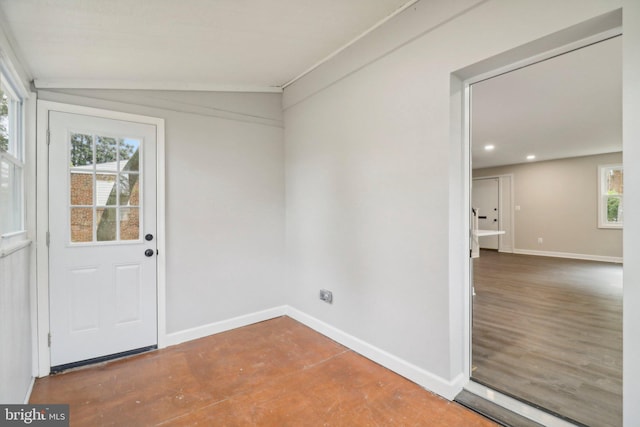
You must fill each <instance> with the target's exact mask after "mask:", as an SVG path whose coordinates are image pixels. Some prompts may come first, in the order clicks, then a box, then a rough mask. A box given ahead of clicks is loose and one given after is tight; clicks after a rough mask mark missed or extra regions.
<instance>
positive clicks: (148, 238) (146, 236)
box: [144, 234, 153, 242]
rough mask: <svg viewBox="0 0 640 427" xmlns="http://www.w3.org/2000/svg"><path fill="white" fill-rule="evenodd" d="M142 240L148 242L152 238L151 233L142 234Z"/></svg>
mask: <svg viewBox="0 0 640 427" xmlns="http://www.w3.org/2000/svg"><path fill="white" fill-rule="evenodd" d="M144 240H146V241H147V242H150V241H152V240H153V234H147V235H145V236H144Z"/></svg>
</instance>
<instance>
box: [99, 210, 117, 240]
mask: <svg viewBox="0 0 640 427" xmlns="http://www.w3.org/2000/svg"><path fill="white" fill-rule="evenodd" d="M116 224H117V221H116V208H96V241H98V242H111V241H113V240H116V238H117V233H118V230H117V225H116Z"/></svg>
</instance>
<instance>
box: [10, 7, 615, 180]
mask: <svg viewBox="0 0 640 427" xmlns="http://www.w3.org/2000/svg"><path fill="white" fill-rule="evenodd" d="M414 3H416V0H180V1H178V0H0V25H1V26H2V27H3V29H4V30H5V33H7V36H8V38H9V40H10V42H11V44H12V45H13V47H14V50H15V51H16V52H17V55H18V56H19V59H20V60H21V62H22V63H23V64H22V65H23V66H24V68H25V69H26V71H27V73H28V74H30V75H31V77H33V78H34V79H35V84H36V87H38V88H106V89H113V88H118V89H173V90H231V91H238V90H239V91H275V92H277V91H281V90H282V87H283V86H286V85H287V83H289V82H291V81H292V80H295V79H296V78H297V77H299V76H301V75H303V74H304V73H306V72H307V71H309V70H310V69H312V68H313V67H314V66H316V65H317V64H319V63H321V62H322V61H324V60H326V59H327V58H330V57H331V55H333V54H335V53H337V52H339V51H340V50H341V49H343V48H345V47H347V46H348V45H349V44H350V43H352V42H354V41H355V40H357V39H358V38H359V37H361V36H362V35H364V34H366V33H368V32H369V31H372V30H373V29H375V28H376V27H377V26H379V25H381V24H382V23H384V22H385V21H386V20H387V19H390V18H391V17H393V16H394V15H396V14H398V13H400V12H401V11H403V10H405V9H407V8H410V7H411V6H412V5H413V4H414ZM452 48H455V47H452ZM621 77H622V71H621V37H618V38H615V39H612V40H609V41H606V42H602V43H599V44H596V45H593V46H590V47H587V48H584V49H580V50H577V51H574V52H571V53H568V54H566V55H562V56H559V57H556V58H552V59H550V60H547V61H544V62H541V63H539V64H536V65H533V66H530V67H526V68H522V69H519V70H517V71H514V72H511V73H508V74H504V75H502V76H499V77H496V78H493V79H490V80H486V81H483V82H480V83H477V84H474V85H473V90H472V91H473V114H472V137H473V138H472V139H473V164H474V167H476V168H479V167H489V166H495V165H501V164H511V163H521V162H526V161H527V160H526V155H528V154H534V155H536V161H537V160H546V159H552V158H559V157H572V156H579V155H588V154H597V153H603V152H612V151H620V150H621V149H622V146H621V141H622V136H621V121H622V118H621V117H622V101H621V96H622V83H621ZM487 144H492V145H494V146H495V149H494V150H493V151H491V152H488V151H485V150H484V149H483V147H484V146H485V145H487Z"/></svg>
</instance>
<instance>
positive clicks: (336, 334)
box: [167, 305, 467, 400]
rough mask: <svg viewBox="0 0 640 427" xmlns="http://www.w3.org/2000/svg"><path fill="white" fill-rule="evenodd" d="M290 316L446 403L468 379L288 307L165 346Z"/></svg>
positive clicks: (171, 337)
mask: <svg viewBox="0 0 640 427" xmlns="http://www.w3.org/2000/svg"><path fill="white" fill-rule="evenodd" d="M285 315H286V316H289V317H291V318H292V319H295V320H297V321H298V322H300V323H302V324H304V325H306V326H308V327H310V328H311V329H313V330H315V331H317V332H319V333H321V334H322V335H325V336H326V337H328V338H331V339H332V340H334V341H336V342H338V343H340V344H342V345H344V346H345V347H347V348H349V349H350V350H353V351H355V352H356V353H359V354H361V355H362V356H364V357H366V358H367V359H370V360H373V361H374V362H376V363H378V364H380V365H382V366H384V367H385V368H387V369H390V370H391V371H393V372H395V373H397V374H399V375H402V376H403V377H405V378H407V379H409V380H411V381H413V382H415V383H417V384H418V385H420V386H422V387H424V388H425V389H427V390H429V391H431V392H433V393H436V394H439V395H440V396H443V397H444V398H446V399H449V400H453V398H454V397H455V396H456V395H457V394H458V393H459V392H460V391H461V390H462V388H463V386H464V384H465V383H466V381H467V378H466V377H465V376H464V374H463V373H461V374H460V375H458V376H457V377H456V378H454V379H453V380H451V381H447V380H446V379H444V378H441V377H439V376H438V375H435V374H433V373H431V372H429V371H426V370H424V369H422V368H420V367H418V366H416V365H413V364H412V363H409V362H407V361H406V360H403V359H401V358H399V357H397V356H394V355H393V354H391V353H388V352H386V351H384V350H382V349H380V348H378V347H375V346H374V345H371V344H369V343H367V342H365V341H363V340H361V339H359V338H356V337H354V336H353V335H350V334H348V333H346V332H344V331H342V330H340V329H338V328H335V327H333V326H331V325H329V324H328V323H325V322H323V321H321V320H319V319H316V318H315V317H313V316H310V315H308V314H306V313H303V312H302V311H300V310H297V309H295V308H293V307H290V306H286V305H285V306H280V307H274V308H271V309H268V310H263V311H259V312H256V313H251V314H247V315H244V316H238V317H234V318H231V319H227V320H222V321H220V322H215V323H210V324H208V325H203V326H199V327H197V328H191V329H186V330H184V331H180V332H174V333H171V334H168V335H167V346H171V345H176V344H181V343H183V342H187V341H191V340H195V339H198V338H204V337H206V336H209V335H213V334H217V333H220V332H225V331H229V330H231V329H235V328H240V327H242V326H247V325H251V324H253V323H258V322H262V321H265V320H269V319H273V318H276V317H280V316H285Z"/></svg>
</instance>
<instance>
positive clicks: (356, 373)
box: [31, 317, 496, 427]
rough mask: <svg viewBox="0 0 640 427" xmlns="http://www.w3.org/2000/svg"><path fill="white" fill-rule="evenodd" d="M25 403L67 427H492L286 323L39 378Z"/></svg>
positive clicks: (275, 321) (297, 325)
mask: <svg viewBox="0 0 640 427" xmlns="http://www.w3.org/2000/svg"><path fill="white" fill-rule="evenodd" d="M31 403H47V404H52V403H68V404H69V405H70V420H71V426H118V427H121V426H132V427H139V426H172V427H173V426H196V425H202V426H274V427H276V426H277V427H280V426H296V427H297V426H318V425H326V426H348V427H354V426H355V427H357V426H396V425H397V426H431V427H456V426H459V427H495V426H496V424H494V423H493V422H491V421H489V420H488V419H486V418H484V417H482V416H480V415H478V414H476V413H474V412H472V411H470V410H468V409H467V408H464V407H463V406H461V405H459V404H457V403H454V402H449V401H447V400H445V399H443V398H441V397H439V396H436V395H434V394H432V393H430V392H428V391H426V390H424V389H423V388H421V387H419V386H418V385H416V384H414V383H412V382H411V381H408V380H407V379H405V378H402V377H401V376H399V375H397V374H395V373H393V372H391V371H389V370H388V369H385V368H383V367H381V366H380V365H378V364H376V363H374V362H371V361H370V360H368V359H366V358H364V357H362V356H360V355H358V354H356V353H354V352H353V351H351V350H348V349H347V348H345V347H343V346H341V345H339V344H337V343H335V342H334V341H332V340H330V339H328V338H326V337H324V336H323V335H321V334H318V333H317V332H315V331H313V330H311V329H309V328H307V327H306V326H304V325H302V324H300V323H298V322H296V321H294V320H292V319H290V318H288V317H281V318H277V319H273V320H269V321H266V322H261V323H257V324H254V325H250V326H246V327H243V328H238V329H235V330H233V331H228V332H224V333H220V334H216V335H213V336H210V337H207V338H203V339H200V340H195V341H191V342H188V343H184V344H181V345H178V346H174V347H170V348H167V349H162V350H158V351H154V352H151V353H147V354H142V355H138V356H133V357H131V358H127V359H123V360H119V361H113V362H109V363H103V364H101V365H99V366H93V367H88V368H84V369H79V370H76V371H71V372H67V373H63V374H58V375H53V376H49V377H46V378H41V379H38V380H37V381H36V384H35V386H34V389H33V393H32V395H31Z"/></svg>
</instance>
